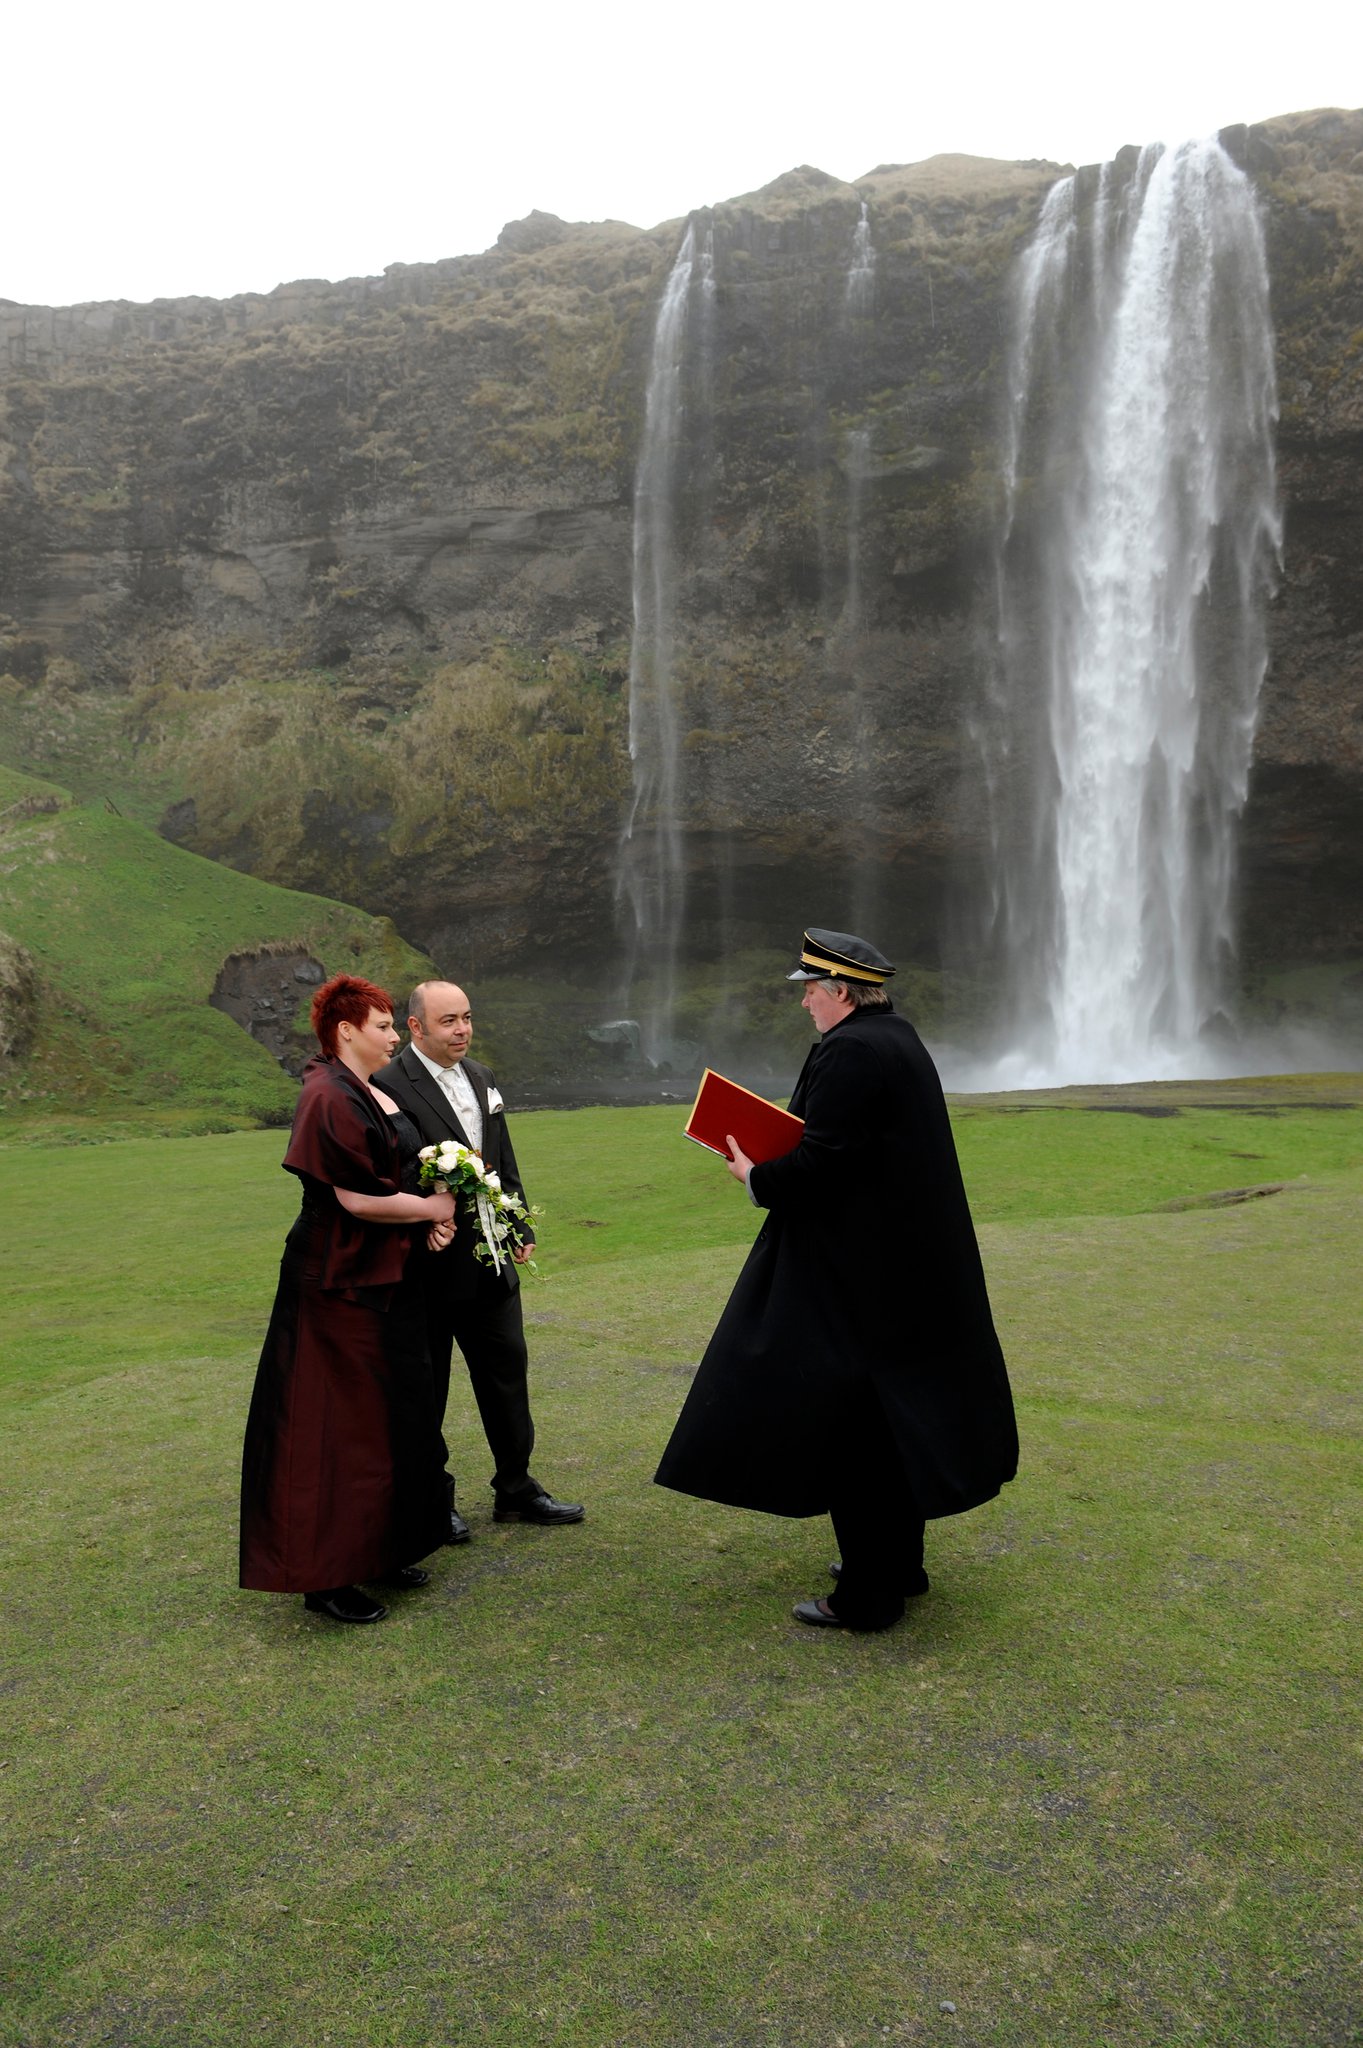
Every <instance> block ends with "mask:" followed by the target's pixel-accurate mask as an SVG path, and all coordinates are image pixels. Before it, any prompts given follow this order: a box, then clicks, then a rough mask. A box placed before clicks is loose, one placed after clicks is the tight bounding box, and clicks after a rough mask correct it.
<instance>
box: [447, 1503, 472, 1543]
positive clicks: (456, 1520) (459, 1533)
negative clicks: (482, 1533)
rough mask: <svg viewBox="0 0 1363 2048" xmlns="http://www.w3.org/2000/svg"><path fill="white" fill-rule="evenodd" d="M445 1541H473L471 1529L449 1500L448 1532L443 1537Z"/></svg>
mask: <svg viewBox="0 0 1363 2048" xmlns="http://www.w3.org/2000/svg"><path fill="white" fill-rule="evenodd" d="M445 1541H446V1542H447V1543H472V1541H473V1531H472V1529H470V1527H469V1525H468V1523H467V1522H466V1521H465V1520H464V1517H463V1516H462V1515H461V1514H460V1512H459V1510H458V1508H457V1507H456V1506H455V1504H454V1502H453V1501H451V1502H450V1533H449V1535H448V1536H447V1537H446V1538H445Z"/></svg>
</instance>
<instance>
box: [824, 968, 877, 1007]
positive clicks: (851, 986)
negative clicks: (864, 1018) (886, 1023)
mask: <svg viewBox="0 0 1363 2048" xmlns="http://www.w3.org/2000/svg"><path fill="white" fill-rule="evenodd" d="M824 987H825V988H840V989H841V990H842V992H843V994H844V995H845V996H846V998H847V1000H848V1002H849V1003H850V1004H851V1005H852V1008H853V1009H854V1010H888V1009H891V1008H892V1007H893V1005H892V1004H891V1002H890V998H889V996H888V994H887V993H886V991H885V990H884V989H883V988H881V987H880V986H879V984H878V983H872V982H869V981H839V980H838V977H837V976H836V974H830V975H829V977H828V979H827V980H826V981H825V983H824Z"/></svg>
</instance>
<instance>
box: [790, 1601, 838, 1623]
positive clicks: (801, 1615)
mask: <svg viewBox="0 0 1363 2048" xmlns="http://www.w3.org/2000/svg"><path fill="white" fill-rule="evenodd" d="M790 1611H791V1613H792V1614H793V1615H794V1616H795V1619H796V1620H797V1621H803V1622H806V1623H807V1624H808V1626H809V1627H810V1628H846V1626H847V1623H846V1622H845V1621H843V1620H842V1619H841V1618H840V1616H838V1615H836V1614H835V1613H834V1612H833V1610H832V1608H831V1607H830V1606H829V1604H828V1602H827V1601H826V1600H797V1602H796V1603H795V1605H794V1607H792V1608H791V1610H790Z"/></svg>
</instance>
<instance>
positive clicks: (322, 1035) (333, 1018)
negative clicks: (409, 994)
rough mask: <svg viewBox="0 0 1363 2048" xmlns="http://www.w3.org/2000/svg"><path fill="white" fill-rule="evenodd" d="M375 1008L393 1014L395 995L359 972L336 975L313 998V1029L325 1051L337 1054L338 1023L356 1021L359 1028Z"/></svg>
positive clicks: (366, 1021)
mask: <svg viewBox="0 0 1363 2048" xmlns="http://www.w3.org/2000/svg"><path fill="white" fill-rule="evenodd" d="M371 1010H386V1011H387V1013H388V1015H389V1016H390V1017H391V1016H392V1014H393V998H392V997H391V996H390V995H389V993H388V991H387V989H386V988H379V987H378V986H377V985H376V984H375V983H374V982H372V981H362V980H361V978H360V976H359V975H358V974H333V975H332V977H331V980H330V981H324V982H323V983H322V986H321V987H320V988H319V989H318V991H317V993H316V995H315V996H314V997H313V999H312V1028H313V1030H314V1031H315V1032H316V1033H317V1043H318V1044H319V1045H320V1046H321V1048H322V1050H323V1052H325V1053H330V1054H331V1055H332V1057H333V1058H334V1057H335V1053H336V1026H337V1025H338V1024H353V1025H354V1026H355V1028H356V1030H357V1031H358V1030H359V1029H360V1027H361V1026H362V1025H365V1024H367V1023H368V1022H369V1012H370V1011H371Z"/></svg>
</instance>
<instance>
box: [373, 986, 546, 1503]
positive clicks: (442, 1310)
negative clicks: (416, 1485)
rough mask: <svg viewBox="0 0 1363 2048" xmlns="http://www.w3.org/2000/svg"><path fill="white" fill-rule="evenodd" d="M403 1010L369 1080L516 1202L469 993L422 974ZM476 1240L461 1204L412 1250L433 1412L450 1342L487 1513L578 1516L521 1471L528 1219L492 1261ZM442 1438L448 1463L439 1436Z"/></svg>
mask: <svg viewBox="0 0 1363 2048" xmlns="http://www.w3.org/2000/svg"><path fill="white" fill-rule="evenodd" d="M407 1009H408V1017H407V1029H408V1030H409V1032H410V1033H411V1043H410V1044H409V1045H406V1046H404V1047H403V1049H402V1051H401V1052H400V1053H399V1054H398V1056H397V1058H396V1059H395V1060H392V1061H390V1063H389V1064H388V1066H386V1067H384V1068H383V1069H382V1070H381V1071H380V1072H379V1073H377V1074H376V1075H375V1076H374V1083H375V1086H376V1087H379V1088H382V1089H383V1090H384V1091H385V1092H386V1093H387V1094H389V1095H391V1096H392V1097H393V1099H394V1101H395V1102H396V1103H397V1105H398V1107H399V1108H400V1109H401V1110H403V1111H404V1112H405V1113H406V1115H407V1116H409V1117H410V1118H411V1120H412V1122H413V1123H414V1124H415V1125H416V1127H417V1129H418V1130H419V1131H420V1132H421V1138H422V1143H423V1144H426V1145H435V1144H439V1143H440V1141H441V1140H442V1139H448V1138H454V1139H455V1140H456V1141H457V1142H458V1143H459V1144H462V1145H471V1146H472V1147H473V1149H474V1151H475V1152H478V1153H481V1155H482V1158H483V1161H484V1163H485V1164H486V1165H487V1166H488V1167H489V1168H491V1169H492V1170H493V1171H494V1172H495V1173H497V1174H498V1175H500V1177H501V1183H502V1186H503V1187H504V1188H505V1189H506V1191H507V1192H508V1194H513V1195H517V1196H519V1197H520V1199H521V1200H522V1201H525V1190H524V1188H523V1187H522V1186H521V1177H520V1173H519V1170H518V1169H517V1166H516V1155H515V1153H514V1152H513V1151H512V1149H511V1135H510V1132H509V1131H508V1130H507V1127H506V1114H505V1111H504V1109H503V1106H502V1098H501V1095H500V1093H499V1091H498V1088H497V1084H496V1082H495V1081H494V1080H493V1077H492V1073H491V1071H490V1069H489V1068H487V1067H485V1066H483V1065H482V1063H481V1061H479V1060H471V1059H468V1058H467V1057H466V1054H467V1052H468V1049H469V1045H470V1043H471V1042H472V1039H473V1016H472V1013H471V1011H470V1009H469V999H468V997H467V996H466V995H465V994H464V991H463V989H461V988H458V987H456V985H455V984H454V982H452V981H423V982H422V983H421V985H420V987H418V988H414V989H413V990H412V994H411V998H410V1000H409V1002H408V1004H407ZM526 1207H527V1208H528V1207H529V1204H528V1203H526ZM478 1242H479V1239H478V1234H477V1232H476V1230H475V1229H474V1228H473V1227H471V1225H470V1223H469V1221H468V1220H467V1219H466V1218H465V1217H464V1216H463V1215H462V1214H461V1215H460V1217H459V1220H458V1227H457V1229H456V1231H455V1234H454V1242H453V1243H452V1244H451V1246H450V1248H449V1250H448V1251H445V1252H439V1253H425V1252H416V1253H414V1254H413V1256H415V1257H419V1258H420V1259H421V1262H422V1278H423V1283H424V1286H425V1290H426V1313H427V1325H428V1329H429V1332H430V1344H431V1376H432V1379H433V1380H434V1383H435V1398H436V1409H437V1414H438V1417H439V1420H440V1422H441V1423H443V1421H444V1416H445V1404H446V1402H447V1401H448V1399H449V1391H450V1363H451V1359H452V1356H453V1351H454V1346H455V1345H456V1344H458V1346H459V1349H460V1351H461V1352H462V1353H463V1355H464V1363H465V1365H466V1366H467V1367H468V1374H469V1380H470V1382H471V1383H472V1386H473V1397H474V1399H475V1401H477V1403H478V1413H479V1415H480V1416H481V1417H482V1423H483V1430H484V1433H485V1435H486V1437H487V1440H488V1445H489V1448H490V1449H491V1451H492V1457H493V1462H494V1467H495V1469H494V1472H493V1477H492V1492H493V1508H492V1519H493V1520H494V1521H495V1522H540V1523H544V1524H549V1525H552V1524H555V1523H559V1522H580V1521H581V1520H582V1518H583V1514H584V1510H583V1509H582V1508H581V1507H579V1506H578V1505H576V1503H574V1502H571V1501H559V1500H554V1499H553V1498H552V1496H551V1495H549V1494H548V1493H546V1492H545V1490H544V1488H543V1487H542V1486H541V1485H540V1484H539V1482H538V1480H536V1479H533V1478H532V1477H531V1475H530V1453H531V1451H532V1450H533V1448H534V1443H535V1424H534V1421H533V1419H532V1417H531V1414H530V1394H529V1389H528V1388H527V1385H526V1365H527V1360H526V1349H525V1329H524V1324H523V1321H522V1317H521V1294H520V1278H519V1275H518V1274H517V1272H516V1267H517V1266H521V1265H524V1264H525V1262H526V1260H527V1259H528V1258H529V1257H530V1256H531V1254H532V1253H533V1251H534V1249H535V1239H534V1226H533V1224H531V1223H529V1222H528V1221H527V1223H526V1224H525V1225H524V1235H523V1237H522V1239H521V1241H520V1242H516V1240H515V1239H512V1240H511V1243H512V1246H513V1249H512V1252H511V1257H510V1258H509V1259H504V1260H503V1262H502V1267H501V1270H500V1272H499V1271H497V1270H496V1268H494V1267H493V1266H491V1265H488V1264H485V1263H484V1261H482V1260H481V1259H478V1258H476V1257H475V1256H474V1249H475V1246H476V1245H477V1243H478ZM441 1449H442V1453H443V1455H444V1457H445V1460H446V1462H448V1458H449V1452H448V1449H447V1448H446V1446H445V1445H444V1443H443V1439H442V1445H441ZM446 1480H447V1484H448V1487H449V1496H450V1535H449V1540H450V1542H451V1543H467V1542H468V1541H469V1538H470V1534H471V1531H470V1529H469V1526H468V1523H467V1522H466V1521H465V1520H464V1518H463V1516H462V1515H461V1514H460V1513H459V1510H458V1508H457V1507H456V1506H455V1501H454V1475H453V1473H447V1474H446Z"/></svg>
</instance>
